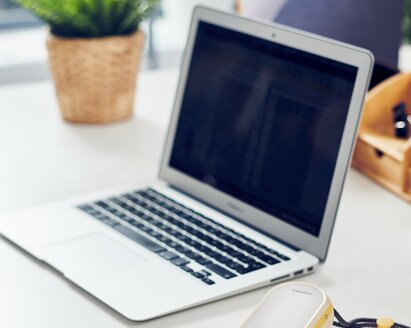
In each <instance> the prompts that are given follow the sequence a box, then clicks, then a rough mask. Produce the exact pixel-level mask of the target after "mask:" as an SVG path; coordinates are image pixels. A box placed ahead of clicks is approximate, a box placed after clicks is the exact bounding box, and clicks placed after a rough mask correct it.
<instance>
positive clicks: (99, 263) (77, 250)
mask: <svg viewBox="0 0 411 328" xmlns="http://www.w3.org/2000/svg"><path fill="white" fill-rule="evenodd" d="M41 256H42V257H43V258H44V260H45V261H46V262H48V263H49V264H50V265H51V266H53V267H55V268H56V269H58V270H59V271H61V272H62V273H64V274H65V275H66V276H73V275H75V276H78V275H80V276H83V275H87V276H90V275H93V276H96V275H97V276H101V274H102V273H104V275H107V274H110V273H114V272H118V271H122V270H128V269H131V268H134V267H135V266H137V265H141V264H144V263H147V262H148V261H147V260H146V259H145V258H144V257H142V256H141V255H139V254H137V253H136V252H134V251H132V250H131V249H129V248H127V247H126V246H123V245H121V244H120V243H119V242H117V241H115V240H113V239H111V238H110V237H108V236H107V235H105V234H103V233H94V234H91V235H87V236H84V237H80V238H76V239H73V240H69V241H65V242H62V243H58V244H55V245H51V246H47V247H45V248H43V249H42V250H41Z"/></svg>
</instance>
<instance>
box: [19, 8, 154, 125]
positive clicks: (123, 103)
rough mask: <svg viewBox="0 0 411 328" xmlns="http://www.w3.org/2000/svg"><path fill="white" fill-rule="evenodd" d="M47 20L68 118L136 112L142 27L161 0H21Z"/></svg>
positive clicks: (101, 118)
mask: <svg viewBox="0 0 411 328" xmlns="http://www.w3.org/2000/svg"><path fill="white" fill-rule="evenodd" d="M16 1H17V2H18V3H19V4H20V5H21V6H22V7H24V8H27V9H29V10H31V11H32V12H33V13H34V14H35V15H37V16H38V17H40V18H41V19H42V20H44V21H45V22H47V23H48V24H49V26H50V33H49V35H48V37H47V49H48V53H49V63H50V68H51V73H52V76H53V80H54V84H55V88H56V93H57V98H58V101H59V106H60V110H61V113H62V116H63V118H64V119H65V120H67V121H70V122H78V123H107V122H113V121H117V120H121V119H124V118H127V117H129V116H131V115H132V111H133V105H134V94H135V88H136V75H137V73H138V69H139V66H140V59H141V55H142V50H143V45H144V35H143V33H142V32H141V31H140V30H139V25H140V22H141V21H142V20H143V19H144V18H146V17H147V16H148V15H149V14H150V12H151V10H152V9H153V8H154V6H155V5H156V4H157V2H158V0H16Z"/></svg>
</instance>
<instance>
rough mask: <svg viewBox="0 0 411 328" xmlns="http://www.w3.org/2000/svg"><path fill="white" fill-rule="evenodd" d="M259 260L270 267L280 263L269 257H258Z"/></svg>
mask: <svg viewBox="0 0 411 328" xmlns="http://www.w3.org/2000/svg"><path fill="white" fill-rule="evenodd" d="M259 259H260V260H261V261H264V262H265V263H268V264H270V265H274V264H277V263H280V261H278V260H277V259H275V258H274V257H271V256H269V255H264V256H262V257H260V258H259Z"/></svg>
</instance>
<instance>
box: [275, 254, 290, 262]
mask: <svg viewBox="0 0 411 328" xmlns="http://www.w3.org/2000/svg"><path fill="white" fill-rule="evenodd" d="M277 256H278V257H279V258H280V259H282V260H284V261H289V260H290V258H289V257H288V256H285V255H283V254H278V255H277Z"/></svg>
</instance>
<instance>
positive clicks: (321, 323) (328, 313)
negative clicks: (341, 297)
mask: <svg viewBox="0 0 411 328" xmlns="http://www.w3.org/2000/svg"><path fill="white" fill-rule="evenodd" d="M333 311H334V308H333V305H332V304H330V305H329V306H328V308H327V310H325V312H324V314H323V315H322V316H321V318H320V319H319V320H318V321H317V323H316V324H315V326H314V327H313V328H323V326H324V323H325V322H326V321H327V320H328V318H329V317H330V316H331V315H332V313H333Z"/></svg>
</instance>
